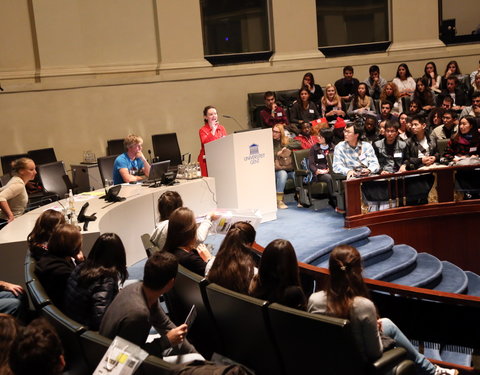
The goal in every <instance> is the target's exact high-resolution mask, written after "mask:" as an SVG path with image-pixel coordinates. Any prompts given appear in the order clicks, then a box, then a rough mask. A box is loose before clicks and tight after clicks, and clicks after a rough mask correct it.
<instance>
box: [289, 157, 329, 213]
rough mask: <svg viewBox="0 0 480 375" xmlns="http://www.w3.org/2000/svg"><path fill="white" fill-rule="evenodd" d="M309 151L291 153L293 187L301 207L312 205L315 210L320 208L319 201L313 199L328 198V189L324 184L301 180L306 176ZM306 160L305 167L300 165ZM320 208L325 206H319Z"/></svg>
mask: <svg viewBox="0 0 480 375" xmlns="http://www.w3.org/2000/svg"><path fill="white" fill-rule="evenodd" d="M309 154H310V150H297V151H293V163H294V167H295V186H296V188H297V190H298V191H299V195H300V198H299V202H300V203H302V204H303V205H306V206H309V205H313V206H314V208H315V209H318V208H320V207H319V206H320V205H319V200H318V199H315V200H314V197H315V198H325V197H328V187H327V184H326V183H325V182H316V181H309V182H304V181H303V179H304V178H305V177H306V176H308V173H309V171H308V169H306V168H305V167H308V156H309ZM304 159H306V160H307V161H306V163H307V164H306V165H302V161H303V160H304ZM305 193H306V194H305ZM321 206H322V207H323V206H325V204H323V205H321Z"/></svg>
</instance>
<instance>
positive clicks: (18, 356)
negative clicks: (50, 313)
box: [9, 318, 65, 375]
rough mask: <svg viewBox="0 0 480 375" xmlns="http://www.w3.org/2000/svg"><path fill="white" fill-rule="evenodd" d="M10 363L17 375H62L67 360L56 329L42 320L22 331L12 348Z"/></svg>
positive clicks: (35, 321)
mask: <svg viewBox="0 0 480 375" xmlns="http://www.w3.org/2000/svg"><path fill="white" fill-rule="evenodd" d="M9 363H10V368H11V369H12V371H13V373H14V374H15V375H30V374H35V375H60V374H62V373H63V369H64V367H65V358H64V356H63V347H62V342H61V341H60V338H59V337H58V335H57V333H56V332H55V329H54V328H53V327H52V326H51V325H50V324H49V323H48V322H47V321H46V320H44V319H42V318H40V319H36V320H34V321H32V322H31V323H30V324H29V325H28V326H27V327H25V328H23V329H20V330H19V332H18V334H17V337H16V338H15V340H14V341H13V343H12V346H11V348H10V355H9Z"/></svg>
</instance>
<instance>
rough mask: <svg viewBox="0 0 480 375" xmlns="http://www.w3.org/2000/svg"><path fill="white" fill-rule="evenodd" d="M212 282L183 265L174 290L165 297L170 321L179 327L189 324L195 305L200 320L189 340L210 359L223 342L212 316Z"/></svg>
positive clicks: (189, 334)
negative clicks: (209, 297) (208, 293)
mask: <svg viewBox="0 0 480 375" xmlns="http://www.w3.org/2000/svg"><path fill="white" fill-rule="evenodd" d="M207 284H208V281H207V280H206V279H205V278H204V277H202V276H200V275H197V274H196V273H194V272H191V271H189V270H188V269H186V268H185V267H183V266H181V265H179V266H178V273H177V277H176V278H175V285H174V287H173V288H172V289H171V290H170V291H169V292H168V293H167V294H165V302H166V304H167V307H168V311H169V315H170V319H172V321H173V322H174V323H175V324H177V325H179V324H182V323H184V322H185V318H186V317H187V315H188V313H189V311H190V309H191V307H192V306H193V305H195V307H196V309H197V317H196V319H195V321H194V323H193V324H192V327H191V328H189V330H188V339H189V340H190V341H191V342H192V343H193V345H194V346H195V348H196V349H197V350H198V351H199V352H200V353H202V355H203V356H204V357H206V358H210V356H211V355H212V353H213V352H214V351H217V350H218V349H219V347H220V340H219V337H218V334H217V331H216V328H215V325H214V323H213V320H212V317H211V315H210V310H209V306H208V301H206V297H205V286H206V285H207Z"/></svg>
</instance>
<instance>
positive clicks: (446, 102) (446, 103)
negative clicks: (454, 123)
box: [437, 95, 453, 111]
mask: <svg viewBox="0 0 480 375" xmlns="http://www.w3.org/2000/svg"><path fill="white" fill-rule="evenodd" d="M439 96H440V95H439ZM437 99H438V98H437ZM440 107H441V108H443V109H444V110H445V111H446V110H447V109H453V99H452V97H451V96H450V95H447V96H444V97H443V99H442V102H441V106H440Z"/></svg>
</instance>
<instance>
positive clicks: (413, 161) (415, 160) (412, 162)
mask: <svg viewBox="0 0 480 375" xmlns="http://www.w3.org/2000/svg"><path fill="white" fill-rule="evenodd" d="M425 137H426V138H427V143H428V150H426V151H428V153H429V155H430V156H435V160H436V161H437V162H438V160H439V159H440V155H439V153H438V148H437V142H436V141H435V140H431V139H430V137H428V136H427V135H426V134H425ZM407 147H408V157H409V159H408V162H407V170H409V171H410V170H414V169H418V168H420V167H421V166H422V158H419V157H418V150H419V148H420V143H419V142H418V141H417V138H416V137H415V136H412V137H410V138H409V139H408V140H407Z"/></svg>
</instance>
